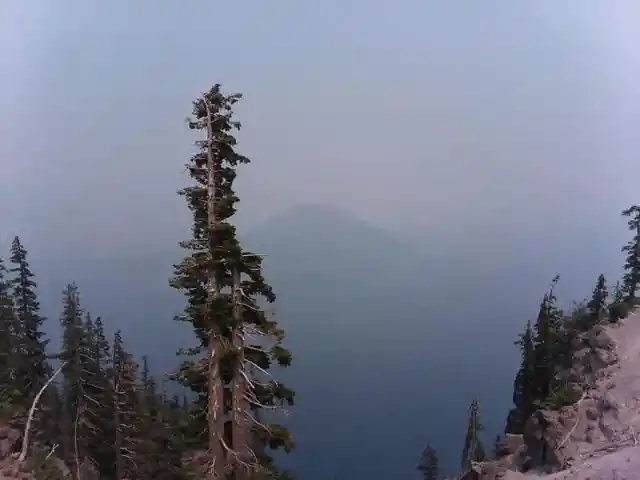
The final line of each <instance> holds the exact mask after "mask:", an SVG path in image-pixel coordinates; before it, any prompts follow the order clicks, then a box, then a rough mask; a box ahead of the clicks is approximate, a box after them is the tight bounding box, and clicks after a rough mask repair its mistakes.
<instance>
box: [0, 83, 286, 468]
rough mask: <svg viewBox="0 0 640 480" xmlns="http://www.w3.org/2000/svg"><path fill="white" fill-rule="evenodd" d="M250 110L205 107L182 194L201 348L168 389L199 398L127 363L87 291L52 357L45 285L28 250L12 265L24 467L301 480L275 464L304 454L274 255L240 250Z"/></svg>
mask: <svg viewBox="0 0 640 480" xmlns="http://www.w3.org/2000/svg"><path fill="white" fill-rule="evenodd" d="M240 98H241V96H240V95H238V94H232V95H227V94H224V93H223V92H222V90H221V88H220V85H215V86H214V87H213V88H212V89H211V90H210V91H208V92H207V93H206V94H204V95H203V96H202V97H200V98H199V99H197V100H196V101H195V102H194V106H193V119H192V120H191V121H190V122H189V127H190V128H191V129H193V130H197V131H202V132H203V133H204V135H203V139H202V140H201V141H198V142H196V147H197V151H196V153H195V154H194V155H193V156H192V157H191V159H190V161H189V162H188V163H187V165H186V166H187V171H188V173H189V176H190V178H191V179H192V185H191V186H189V187H187V188H184V189H183V190H181V191H180V192H179V193H180V195H181V196H182V197H184V199H185V200H186V203H187V206H188V208H189V210H190V212H191V214H192V217H193V224H192V229H191V238H189V239H188V240H185V241H183V242H181V243H180V246H181V248H182V249H183V251H184V252H185V256H184V259H183V260H182V262H180V263H179V264H177V265H175V266H174V276H173V277H172V278H171V280H170V284H171V286H172V287H174V288H175V289H177V290H179V291H181V292H183V293H184V294H185V297H186V300H187V305H186V307H185V309H184V312H183V314H182V315H180V316H179V317H178V318H177V319H176V320H179V321H186V322H190V323H191V324H192V326H193V329H194V332H195V335H196V338H197V345H196V347H195V348H185V349H183V350H181V351H180V352H179V353H180V355H181V357H182V361H181V363H180V365H179V367H178V368H177V369H176V371H175V372H173V374H172V375H171V376H170V377H169V380H171V381H175V382H178V383H179V384H180V385H182V386H183V387H185V388H186V389H188V390H189V391H190V392H191V393H190V394H189V395H185V396H184V397H183V398H179V397H177V396H169V395H168V394H167V393H166V388H165V380H163V381H162V382H161V384H160V385H159V384H158V383H157V381H156V379H155V378H154V377H153V376H152V375H151V373H150V367H149V365H148V362H147V359H146V357H142V359H141V362H138V361H136V359H135V358H134V356H133V355H132V354H131V353H129V352H128V351H127V350H126V347H125V343H124V340H123V338H122V334H121V332H116V333H115V335H114V336H113V338H107V335H106V334H105V325H104V323H103V320H102V319H101V318H100V317H93V316H92V315H91V314H90V313H89V312H88V311H87V310H86V309H85V307H84V305H83V303H82V301H81V298H80V293H79V289H78V286H77V285H76V284H75V283H70V284H69V285H67V287H66V288H65V289H64V292H63V295H62V304H63V305H62V312H61V315H60V325H61V327H62V344H61V345H62V346H61V348H60V351H59V352H57V353H55V354H50V355H48V354H47V350H48V349H47V345H48V343H49V340H47V339H45V336H44V334H43V333H42V327H43V323H44V322H45V318H44V317H43V315H42V314H41V312H40V306H39V303H38V298H37V285H36V281H35V276H34V274H33V272H32V271H31V269H30V266H29V262H28V259H27V251H26V249H25V248H24V246H23V245H22V243H21V242H20V239H19V238H18V237H16V238H15V239H14V241H13V243H12V245H11V251H10V256H9V257H8V262H5V260H3V259H1V258H0V425H1V424H4V425H10V426H12V427H14V428H18V429H20V431H22V432H24V433H23V442H22V447H23V448H22V451H21V452H20V455H19V460H20V462H21V463H22V464H23V466H24V465H25V464H26V465H27V466H28V469H29V470H30V471H31V472H33V473H34V474H35V476H36V478H38V479H39V480H40V479H43V480H44V479H50V480H56V479H57V478H63V477H62V470H61V468H60V467H59V462H60V460H62V462H64V465H65V468H66V469H68V471H69V472H70V474H71V476H72V478H74V480H89V479H92V478H100V479H117V480H125V479H127V480H134V479H135V480H146V479H167V480H169V479H176V480H178V479H219V480H221V479H225V480H226V479H229V480H261V479H288V478H292V477H291V475H290V474H289V473H287V472H284V471H281V470H279V469H278V468H277V466H276V465H275V463H274V459H273V453H272V452H273V451H275V450H278V449H282V450H284V451H286V452H288V451H290V450H291V449H292V448H293V446H294V443H293V439H292V437H291V435H290V433H289V432H288V430H287V429H286V428H285V427H284V426H283V425H280V424H278V423H275V422H274V420H277V418H278V417H277V416H276V415H274V413H275V412H277V411H280V410H282V409H283V408H285V407H287V406H289V405H293V401H294V392H293V391H292V390H290V389H289V388H287V387H285V386H284V385H283V384H282V383H281V382H279V381H278V380H277V379H276V378H275V377H274V376H273V374H272V373H271V372H270V370H272V368H271V367H272V366H274V365H279V366H288V365H290V364H291V353H290V352H289V351H288V350H287V349H286V348H284V347H283V345H282V342H283V340H284V331H283V330H282V329H281V328H280V327H279V326H278V323H277V322H276V321H275V320H274V319H273V318H272V317H271V316H270V315H268V313H267V312H266V310H265V308H266V306H268V305H269V304H271V303H273V302H274V301H275V294H274V293H273V291H272V289H271V287H270V286H269V285H268V283H266V281H265V279H264V278H263V276H262V268H261V267H262V255H260V254H257V253H252V252H248V251H246V250H244V249H243V248H242V247H241V245H240V244H239V242H238V240H237V239H236V231H235V227H234V226H233V223H232V217H233V215H234V214H235V212H236V204H237V202H238V197H237V196H236V194H235V192H234V190H233V183H234V180H235V178H236V167H238V166H239V165H241V164H247V163H249V162H250V161H249V159H248V158H247V157H244V156H242V155H240V154H239V153H237V152H236V139H235V137H234V131H236V130H238V129H239V128H240V123H239V122H237V121H235V120H234V119H233V107H234V105H235V104H236V103H237V102H238V101H239V100H240ZM148 321H149V322H154V321H157V319H149V320H148ZM52 377H56V378H53V379H52ZM54 461H57V462H58V463H57V464H56V465H54V463H55V462H54ZM64 478H66V477H64Z"/></svg>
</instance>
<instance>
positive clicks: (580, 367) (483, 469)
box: [463, 315, 640, 480]
mask: <svg viewBox="0 0 640 480" xmlns="http://www.w3.org/2000/svg"><path fill="white" fill-rule="evenodd" d="M572 346H573V351H574V353H573V358H572V362H571V365H572V366H571V368H569V369H567V370H566V371H565V372H563V373H562V375H559V376H558V378H557V379H556V380H557V384H558V385H562V386H564V388H565V390H571V391H573V392H579V393H578V394H577V395H576V401H574V402H573V403H572V404H571V405H567V406H564V407H562V408H548V409H543V410H538V411H537V412H535V413H534V414H533V415H532V416H531V417H530V418H529V420H528V421H527V424H526V427H525V430H524V434H523V435H508V436H507V438H506V439H505V446H504V449H503V451H502V452H500V455H499V457H500V458H499V459H498V460H492V461H488V462H482V463H478V464H474V465H473V468H472V471H471V472H469V473H467V474H466V475H465V476H464V477H463V478H464V479H465V480H499V479H503V480H515V479H530V480H534V479H548V480H551V479H554V480H556V479H557V480H560V479H567V480H568V479H581V478H585V479H586V478H608V477H607V476H606V475H608V473H607V472H604V473H603V474H602V475H601V476H598V477H593V476H592V477H589V476H588V475H587V474H586V473H585V471H584V469H587V470H590V471H591V469H592V468H595V467H592V465H596V464H597V465H600V466H601V467H602V468H604V469H605V470H607V469H609V468H610V466H609V464H610V463H611V461H612V460H611V461H609V460H607V459H606V458H605V457H607V456H610V455H613V454H614V453H615V454H616V455H617V456H616V458H618V459H622V458H623V457H624V464H625V465H628V464H629V463H633V462H636V459H634V458H632V456H629V455H631V454H629V455H627V456H625V455H624V454H622V453H620V452H622V451H625V450H627V449H634V451H635V450H638V453H640V447H636V444H637V443H638V437H637V434H636V431H637V432H640V316H638V315H631V316H630V317H628V318H626V319H624V320H623V321H621V322H619V323H618V324H611V325H597V326H596V327H594V328H593V329H592V330H591V331H589V332H588V333H586V334H582V335H580V336H576V338H574V339H573V340H572ZM506 444H508V445H506ZM620 461H623V460H620ZM637 463H638V465H640V458H637ZM605 465H606V466H605ZM625 465H618V470H619V471H622V469H623V468H628V466H627V467H625ZM599 468H600V467H599ZM611 468H613V467H611ZM593 473H595V472H593V471H591V474H593ZM603 475H604V476H603ZM639 475H640V474H636V476H635V477H628V478H640V476H639ZM611 478H615V477H611ZM620 478H623V477H620Z"/></svg>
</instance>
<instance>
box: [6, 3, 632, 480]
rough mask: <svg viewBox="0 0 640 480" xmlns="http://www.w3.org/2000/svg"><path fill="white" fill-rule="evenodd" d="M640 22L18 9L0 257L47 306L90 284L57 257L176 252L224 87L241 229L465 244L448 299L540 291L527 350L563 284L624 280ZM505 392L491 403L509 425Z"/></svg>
mask: <svg viewBox="0 0 640 480" xmlns="http://www.w3.org/2000/svg"><path fill="white" fill-rule="evenodd" d="M639 18H640V4H638V3H637V2H635V1H633V0H627V1H624V0H619V1H616V2H605V1H596V0H593V1H591V2H584V1H583V0H565V1H563V2H557V1H552V0H545V1H542V0H541V1H536V2H515V1H507V0H503V1H498V0H485V1H483V2H464V1H455V0H448V1H446V2H422V1H417V0H409V1H405V2H399V3H393V2H383V1H377V0H367V1H364V0H350V1H347V2H338V1H336V0H326V1H324V2H299V1H298V2H294V1H291V0H290V1H285V0H282V1H279V2H257V1H256V2H226V3H224V4H223V2H211V1H196V0H191V1H190V2H168V1H167V2H158V1H151V0H138V1H136V2H125V1H111V2H108V4H107V3H99V2H86V1H84V2H81V1H79V0H77V1H71V0H67V1H62V0H58V1H53V0H49V1H45V0H32V1H30V2H28V4H27V2H17V1H15V2H4V3H2V5H0V45H1V46H0V79H1V81H2V88H1V89H0V112H1V120H0V165H1V169H0V220H1V221H0V249H1V251H2V253H4V252H5V251H6V249H7V247H8V245H9V242H10V241H11V238H13V236H14V235H16V234H18V235H20V237H21V238H22V239H23V242H24V244H25V245H27V246H28V247H29V249H30V250H29V251H30V255H31V258H32V261H33V263H34V265H35V269H34V270H35V271H36V274H38V273H39V272H41V271H42V272H44V273H43V275H42V276H41V279H42V278H44V279H45V280H44V281H40V290H41V291H44V292H45V296H47V299H48V300H47V299H45V301H44V302H43V303H44V304H45V307H47V308H58V307H57V304H56V303H55V302H57V299H58V297H59V292H60V290H61V289H62V286H63V283H62V282H63V280H64V281H68V280H71V279H72V278H66V277H65V278H64V279H62V280H61V279H60V278H59V277H58V276H56V275H57V273H56V274H55V275H54V274H53V273H51V272H52V271H53V270H54V269H52V268H49V270H47V266H48V265H53V264H56V265H58V266H64V267H65V269H70V270H65V271H66V272H73V271H74V270H73V268H75V267H73V265H75V266H76V267H77V268H80V267H78V266H83V263H84V264H85V265H89V263H88V262H90V261H92V260H95V259H100V260H101V261H106V262H107V263H108V262H111V261H115V260H120V261H122V262H123V265H125V266H126V260H125V261H123V260H122V259H128V258H133V257H136V256H140V255H142V254H144V255H150V256H151V257H152V258H156V257H154V255H156V254H161V253H164V252H167V251H171V250H172V249H174V246H175V244H176V242H177V241H178V240H179V239H182V238H184V237H186V236H187V235H188V229H189V222H190V218H189V214H188V212H187V209H186V207H185V206H184V204H183V202H182V200H181V199H180V198H179V197H178V196H177V195H176V194H175V192H176V190H177V189H178V188H179V187H180V186H181V185H183V184H184V182H185V181H186V175H185V174H184V164H185V163H186V162H187V160H188V158H189V156H190V154H191V153H192V152H193V151H194V148H193V146H192V142H193V140H194V136H193V135H192V134H191V133H190V132H189V131H188V128H187V125H186V122H185V119H186V118H187V117H188V116H189V115H190V113H191V102H192V100H194V99H195V98H196V97H197V96H199V95H200V94H201V93H202V92H203V91H204V90H206V89H208V88H209V87H210V86H211V85H212V84H214V83H221V84H223V86H224V87H225V89H226V90H227V91H229V92H231V91H233V92H241V93H243V94H244V99H243V100H242V102H241V104H240V105H239V108H238V110H237V118H238V119H239V120H240V121H242V123H243V129H242V131H241V133H240V135H239V144H240V148H239V150H240V151H241V152H242V153H244V154H246V155H247V156H249V157H250V158H251V159H252V161H253V162H252V164H251V165H249V166H243V167H241V168H240V170H239V180H238V193H239V196H240V198H241V199H242V200H241V203H240V206H239V208H240V213H239V215H238V217H237V219H238V223H239V225H240V227H241V231H249V230H251V229H255V228H258V227H260V226H264V225H267V226H268V225H269V224H270V223H271V222H272V218H273V217H274V215H275V216H277V215H279V214H283V213H286V212H287V211H290V210H291V209H293V208H295V207H297V206H299V205H304V204H321V205H328V206H330V207H335V208H336V209H338V210H342V211H344V212H346V213H348V214H350V215H352V216H354V217H357V218H360V219H362V220H364V221H366V222H368V223H370V224H372V225H375V226H377V227H380V228H381V229H383V230H386V231H387V232H389V233H390V234H393V235H396V236H397V237H399V238H400V237H401V238H403V239H405V240H408V241H410V242H411V243H413V244H416V245H418V246H420V247H421V248H423V249H424V250H426V251H429V252H431V254H432V255H435V256H439V255H440V252H444V251H446V252H448V253H449V254H451V252H460V254H461V255H463V256H464V259H465V260H464V262H466V263H465V267H464V268H466V270H464V271H460V270H456V269H454V268H452V269H451V272H449V275H450V276H451V277H452V278H453V279H448V280H447V282H448V283H447V285H451V290H453V289H455V290H457V291H460V290H463V288H461V287H460V285H461V284H463V285H464V288H471V286H477V285H481V284H483V283H484V282H487V277H488V276H490V275H493V274H494V273H495V275H496V276H497V277H498V276H499V278H500V282H502V283H496V282H498V281H497V280H495V279H493V281H494V283H492V284H491V286H490V287H487V288H492V289H493V290H492V292H494V293H493V295H494V296H493V297H491V298H487V299H486V305H489V304H491V302H494V299H495V300H497V299H499V298H502V297H503V296H505V295H506V294H507V292H504V291H502V290H501V288H503V287H502V286H503V285H508V286H509V288H512V289H515V286H513V285H515V284H516V283H517V282H520V279H522V278H525V277H526V282H524V283H526V285H524V284H523V285H524V286H523V287H522V289H523V290H526V295H524V294H523V295H524V296H523V297H522V298H520V297H518V298H517V300H513V302H512V303H513V304H514V305H515V304H516V303H518V302H520V303H518V305H519V306H518V311H517V312H515V311H513V312H510V314H509V315H511V313H513V314H514V315H513V316H512V317H510V318H509V319H508V320H509V321H511V322H512V323H510V324H508V325H507V323H506V320H505V323H501V324H500V325H498V324H499V322H502V320H501V319H498V320H495V322H494V323H492V324H491V325H492V327H495V326H500V328H501V330H500V331H501V334H500V339H499V341H497V340H496V341H495V343H492V344H491V345H488V344H487V345H486V346H485V347H484V348H485V350H483V351H484V352H485V353H487V352H489V353H490V352H494V351H496V350H495V348H497V347H496V345H498V344H499V345H503V346H504V352H507V351H508V352H510V353H508V354H507V353H504V355H510V356H513V355H516V354H517V352H511V350H512V346H511V344H510V342H511V340H512V339H514V338H515V335H516V334H517V332H518V331H519V329H520V326H521V323H522V322H523V321H525V320H526V316H524V315H526V313H523V312H532V313H535V309H536V306H537V301H538V297H539V295H540V294H541V292H542V291H543V289H545V288H546V285H547V284H548V281H549V280H550V279H551V278H552V277H553V275H555V274H556V273H558V272H560V273H562V275H563V283H562V285H561V287H562V289H563V292H562V296H563V298H564V299H580V298H583V297H584V296H585V295H586V294H587V293H588V292H589V291H590V289H591V288H592V286H593V284H594V282H595V278H596V276H597V275H598V274H599V273H600V272H603V271H604V272H605V273H606V274H607V276H608V278H611V279H613V280H615V279H616V276H617V275H618V274H619V270H620V267H621V264H622V256H621V255H620V246H621V245H622V244H623V243H624V242H626V241H627V237H628V235H627V232H626V231H625V224H624V220H622V219H620V218H619V215H620V211H621V210H622V209H624V208H626V207H628V206H629V205H630V204H632V203H637V202H638V193H637V192H638V178H640V177H639V174H640V161H638V152H640V135H638V132H637V129H638V125H640V109H639V108H638V105H639V102H640V83H639V82H638V78H640V56H639V55H638V53H637V45H639V44H640V30H639V29H638V27H637V24H638V21H637V20H638V19H639ZM343 224H344V222H343ZM285 251H286V250H285ZM285 257H286V256H281V257H279V258H283V262H284V261H286V258H285ZM160 258H161V260H160V262H161V263H162V264H163V265H162V268H167V269H170V263H171V261H172V259H169V258H167V259H166V260H165V257H163V256H162V255H160ZM442 258H444V256H443V257H442ZM460 258H462V257H460ZM460 258H458V260H457V261H458V262H459V263H460V264H462V263H464V262H463V261H462V260H460ZM154 262H155V260H154ZM165 262H166V264H165ZM441 263H442V261H441ZM104 264H105V263H103V265H104ZM503 264H504V265H503ZM154 265H155V263H154ZM496 265H497V266H498V267H495V266H496ZM441 266H442V265H441ZM489 266H491V267H492V268H493V269H490V268H489ZM158 268H160V267H158ZM496 268H498V269H500V268H502V270H499V271H496V270H495V269H496ZM86 271H87V272H90V271H91V270H90V269H89V267H88V266H87V267H86ZM439 271H443V270H439ZM47 272H48V273H47ZM56 272H57V270H56ZM154 272H155V270H154ZM470 272H471V273H475V276H474V277H473V278H471V277H470V276H469V273H470ZM47 275H49V276H47ZM65 275H66V273H65ZM95 275H97V274H96V273H95V272H94V276H95ZM457 275H461V276H462V277H464V278H458V277H457ZM166 276H168V273H167V275H165V274H164V273H162V274H160V273H159V274H157V275H155V277H157V278H156V280H157V282H158V285H160V284H162V285H163V286H166ZM283 276H284V275H283ZM497 277H496V278H497ZM51 278H54V279H55V281H52V282H48V280H47V279H51ZM111 278H116V275H113V276H112V277H111ZM287 278H289V277H287ZM354 278H355V277H354ZM434 281H436V280H434ZM284 283H286V282H284ZM290 283H291V284H294V283H295V282H293V281H291V282H290ZM80 285H81V289H82V288H83V285H84V283H82V282H80ZM154 288H155V287H154ZM158 288H159V287H158ZM163 288H164V287H163ZM123 289H124V287H123ZM157 292H160V290H157ZM101 293H103V292H101ZM156 294H157V295H160V296H161V295H164V293H162V292H160V293H156ZM509 294H511V292H509ZM114 295H115V294H114ZM477 295H478V296H479V295H480V294H479V293H477ZM434 296H435V297H437V296H441V295H440V294H434ZM525 297H526V298H525ZM114 298H116V297H114V296H107V297H105V298H104V299H103V300H102V301H103V302H104V303H105V304H108V303H109V302H110V301H112V303H114V304H115V303H117V302H116V300H114ZM282 298H286V292H284V293H282ZM514 298H515V297H514ZM304 306H305V307H306V305H304ZM473 307H474V305H471V304H470V305H466V306H464V308H463V311H464V312H472V310H473ZM107 308H108V305H107ZM442 308H443V311H444V307H442ZM491 308H492V307H487V308H486V309H485V310H483V312H482V315H479V317H478V318H477V319H473V320H474V321H480V318H482V319H485V318H487V315H491V314H492V313H493V312H492V311H491ZM301 309H302V307H301ZM141 310H142V308H141ZM293 310H295V309H293ZM296 312H297V310H296ZM98 313H99V314H100V313H101V312H98ZM516 313H517V315H516ZM50 315H51V316H53V317H54V318H55V314H50ZM105 315H107V314H106V313H105ZM483 315H484V316H483ZM503 315H505V316H508V315H507V314H506V313H504V314H503ZM168 316H169V317H170V315H168ZM427 316H428V315H426V314H425V317H427ZM516 317H517V318H516ZM470 318H471V317H470V316H469V317H467V319H466V320H465V321H469V322H471V320H469V319H470ZM500 318H502V317H500ZM514 318H515V320H514ZM411 321H412V322H414V324H416V323H418V322H421V321H423V319H421V318H413V319H412V320H411ZM424 321H426V320H424ZM434 321H435V320H434ZM514 322H515V323H514ZM502 325H505V326H504V328H502ZM138 328H139V329H141V328H142V327H140V326H139V327H138ZM292 328H295V327H292ZM478 330H479V331H478V333H479V332H480V327H478ZM453 333H455V332H453V331H452V333H451V334H452V335H453ZM296 334H297V335H300V336H303V335H304V332H302V333H300V332H299V331H298V332H297V333H296ZM427 334H428V329H427V327H425V335H427ZM141 336H143V335H142V333H140V335H139V337H141ZM294 336H295V335H294ZM471 337H472V338H474V336H473V334H472V335H471ZM416 338H417V337H416ZM171 340H172V339H171ZM313 340H314V341H315V339H313ZM416 341H417V340H416ZM302 343H303V344H304V342H302ZM307 343H308V344H310V345H313V341H310V340H309V339H307ZM168 346H169V344H166V345H165V347H166V348H168ZM163 348H164V347H163ZM309 348H312V347H309ZM510 349H511V350H510ZM294 350H295V349H294ZM416 350H417V348H416ZM165 351H166V350H164V349H163V353H164V352H165ZM316 353H317V352H316ZM320 353H322V352H320ZM320 353H318V355H320ZM301 354H302V355H304V354H305V352H302V353H301ZM496 355H498V353H496ZM308 358H311V357H308ZM501 358H502V357H501ZM509 358H511V357H509ZM170 361H171V362H174V359H173V357H172V358H171V359H170ZM465 362H466V363H465ZM500 362H502V360H500ZM415 363H419V362H417V361H416V362H415ZM474 364H475V363H474V361H472V360H470V359H467V360H464V361H463V360H461V363H460V365H459V366H458V369H459V370H460V371H462V370H463V366H465V365H474ZM509 365H510V364H509ZM363 368H364V367H363ZM504 368H505V369H506V370H509V369H511V366H505V367H504ZM513 368H514V369H515V368H516V365H513ZM298 375H299V376H303V374H302V373H300V374H298ZM469 375H470V376H475V375H476V374H475V373H470V374H469ZM509 375H510V373H505V376H504V377H501V378H500V379H499V380H496V382H498V383H500V384H501V385H503V386H506V387H505V388H510V383H511V381H512V378H510V377H509ZM345 382H346V380H345ZM345 384H346V383H345ZM372 384H373V382H372ZM295 387H296V386H295V385H294V388H295ZM473 388H475V387H473ZM486 388H487V389H489V388H490V386H488V387H486ZM501 388H502V387H501ZM471 389H472V388H471V387H469V388H467V390H471ZM469 399H470V392H468V391H465V392H464V394H460V396H459V398H458V400H456V401H457V402H458V403H459V404H460V405H461V406H462V407H461V408H462V410H461V411H462V415H461V416H460V421H461V422H462V421H463V418H462V416H463V412H464V410H463V409H464V405H465V404H466V402H467V400H469ZM509 400H510V398H508V393H507V396H506V397H504V396H503V398H502V403H501V404H500V405H498V406H494V407H489V409H491V408H493V410H492V412H491V414H490V415H491V416H492V419H493V420H491V421H492V422H493V423H494V424H497V422H501V421H502V419H503V414H504V413H506V412H503V410H504V408H505V406H506V404H505V402H507V403H508V401H509ZM443 402H444V404H445V405H446V404H447V402H446V401H445V400H443ZM354 403H355V401H354ZM456 415H458V414H457V413H456ZM497 419H499V420H497ZM411 420H413V419H411ZM442 425H444V424H442ZM442 425H441V426H440V431H443V429H444V428H445V427H444V426H442ZM309 430H310V431H311V430H312V428H311V427H309ZM295 433H296V432H295V431H294V434H295ZM414 433H415V432H414ZM412 435H413V436H414V438H417V437H418V434H412ZM456 435H457V433H456ZM460 440H461V439H460ZM420 441H421V440H420ZM455 441H456V442H457V439H456V440H455ZM414 447H415V445H412V446H411V448H414ZM398 449H400V447H398ZM419 450H420V445H418V446H417V450H416V452H408V453H406V456H407V459H403V460H402V461H403V462H404V464H406V465H408V469H409V470H411V468H412V465H410V464H409V463H408V462H410V459H411V458H414V457H415V456H416V455H418V454H419ZM365 453H366V452H365ZM365 453H363V455H364V456H366V455H365ZM447 455H448V456H449V457H451V458H453V456H455V455H457V453H455V454H451V453H447ZM389 468H391V467H389ZM323 478H324V477H323ZM363 478H366V477H363Z"/></svg>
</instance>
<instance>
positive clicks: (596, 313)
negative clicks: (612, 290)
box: [585, 274, 609, 329]
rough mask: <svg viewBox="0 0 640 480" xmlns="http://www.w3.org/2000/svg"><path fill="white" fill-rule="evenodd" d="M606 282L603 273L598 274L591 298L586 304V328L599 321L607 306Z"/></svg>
mask: <svg viewBox="0 0 640 480" xmlns="http://www.w3.org/2000/svg"><path fill="white" fill-rule="evenodd" d="M608 295H609V294H608V292H607V283H606V280H605V278H604V275H603V274H600V276H599V277H598V280H597V282H596V287H595V288H594V290H593V294H592V295H591V300H589V303H588V304H587V310H588V313H589V316H588V317H587V318H588V320H589V321H588V323H587V324H586V326H585V327H586V329H589V328H591V327H592V326H594V325H595V324H596V323H598V322H600V321H601V320H602V319H603V317H604V313H605V311H606V308H607V297H608Z"/></svg>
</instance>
